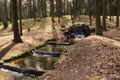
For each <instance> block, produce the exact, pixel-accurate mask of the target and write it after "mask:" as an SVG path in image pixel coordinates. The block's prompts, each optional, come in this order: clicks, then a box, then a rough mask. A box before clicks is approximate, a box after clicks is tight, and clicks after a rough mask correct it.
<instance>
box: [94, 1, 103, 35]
mask: <svg viewBox="0 0 120 80" xmlns="http://www.w3.org/2000/svg"><path fill="white" fill-rule="evenodd" d="M95 12H96V13H95V14H96V30H95V32H96V34H97V35H103V33H102V28H101V20H100V1H99V0H95Z"/></svg>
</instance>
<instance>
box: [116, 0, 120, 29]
mask: <svg viewBox="0 0 120 80" xmlns="http://www.w3.org/2000/svg"><path fill="white" fill-rule="evenodd" d="M116 5H117V12H116V27H119V12H120V11H119V9H120V1H119V0H116Z"/></svg>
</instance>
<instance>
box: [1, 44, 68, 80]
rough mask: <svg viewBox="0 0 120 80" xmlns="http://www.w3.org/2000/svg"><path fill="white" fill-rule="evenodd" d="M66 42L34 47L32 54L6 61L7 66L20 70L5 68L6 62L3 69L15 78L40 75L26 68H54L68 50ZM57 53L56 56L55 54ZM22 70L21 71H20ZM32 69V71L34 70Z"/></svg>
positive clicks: (34, 69)
mask: <svg viewBox="0 0 120 80" xmlns="http://www.w3.org/2000/svg"><path fill="white" fill-rule="evenodd" d="M67 46H68V45H66V43H65V44H64V43H62V44H61V43H55V42H54V43H53V42H52V44H46V45H45V46H43V47H41V48H39V49H34V50H33V51H32V52H31V54H30V55H29V56H27V57H23V58H19V59H17V60H13V61H11V62H9V63H4V64H5V66H7V67H9V66H10V67H13V68H14V67H15V68H18V70H16V71H13V70H11V69H6V68H5V69H4V64H3V66H2V67H1V71H5V72H7V73H8V74H11V75H12V76H14V80H24V78H35V77H37V76H40V75H39V74H34V73H32V74H31V73H29V72H30V71H27V72H28V73H27V72H26V70H33V71H38V72H37V73H39V71H41V72H43V73H44V72H46V71H48V70H52V69H54V65H55V63H56V62H57V61H58V59H59V57H60V55H61V54H62V53H64V52H65V51H67ZM55 55H56V56H55ZM19 71H21V72H19ZM33 71H32V72H33ZM27 80H29V79H27Z"/></svg>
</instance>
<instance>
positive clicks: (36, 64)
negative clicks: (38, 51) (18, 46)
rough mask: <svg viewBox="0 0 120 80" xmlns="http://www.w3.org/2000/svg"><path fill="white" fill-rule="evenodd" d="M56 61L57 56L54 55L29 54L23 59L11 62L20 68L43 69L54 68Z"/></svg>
mask: <svg viewBox="0 0 120 80" xmlns="http://www.w3.org/2000/svg"><path fill="white" fill-rule="evenodd" d="M56 61H57V58H53V57H35V56H29V57H26V58H23V59H19V60H15V61H12V62H11V63H12V64H14V65H15V66H17V67H20V68H25V69H32V70H40V71H43V70H50V69H53V65H54V63H55V62H56Z"/></svg>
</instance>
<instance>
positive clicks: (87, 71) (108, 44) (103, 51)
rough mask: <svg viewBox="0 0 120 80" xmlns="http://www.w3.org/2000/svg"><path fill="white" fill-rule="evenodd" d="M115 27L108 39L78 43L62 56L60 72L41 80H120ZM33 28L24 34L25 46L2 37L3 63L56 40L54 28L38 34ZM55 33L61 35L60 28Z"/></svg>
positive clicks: (119, 46)
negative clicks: (46, 42)
mask: <svg viewBox="0 0 120 80" xmlns="http://www.w3.org/2000/svg"><path fill="white" fill-rule="evenodd" d="M63 22H64V23H65V24H66V22H65V21H63ZM68 22H69V21H68ZM68 22H67V23H68ZM48 23H49V21H48ZM64 23H63V24H64ZM86 23H87V22H86ZM46 24H47V23H46ZM70 25H71V24H69V23H68V24H67V26H70ZM39 26H40V24H39ZM39 26H38V27H37V28H39ZM44 26H45V25H44ZM111 28H112V29H109V30H108V31H105V32H104V36H96V35H94V34H92V35H91V36H89V37H87V38H84V39H79V40H76V41H75V44H74V45H71V46H70V48H69V50H68V52H67V53H65V55H63V56H62V57H61V59H60V60H59V62H58V65H57V66H56V69H54V70H50V71H48V72H47V73H45V74H44V75H42V76H40V77H39V79H38V80H120V42H119V41H120V35H119V34H120V30H116V29H115V28H114V27H111ZM31 29H33V30H32V31H30V32H25V33H24V34H23V36H22V40H23V43H19V44H16V43H13V42H12V39H13V35H12V34H10V35H6V36H1V37H0V55H1V56H0V59H1V61H2V60H4V59H7V58H9V57H11V56H15V55H18V54H20V53H22V52H24V51H26V50H30V49H33V48H34V47H35V46H36V45H38V43H41V42H42V41H45V40H47V39H51V38H54V37H55V35H53V33H54V31H53V29H52V28H50V27H48V28H42V29H41V28H40V29H37V31H36V26H35V27H33V28H31ZM55 33H57V34H60V33H61V32H60V31H59V29H56V31H55ZM57 34H56V35H57ZM59 38H63V35H59Z"/></svg>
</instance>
